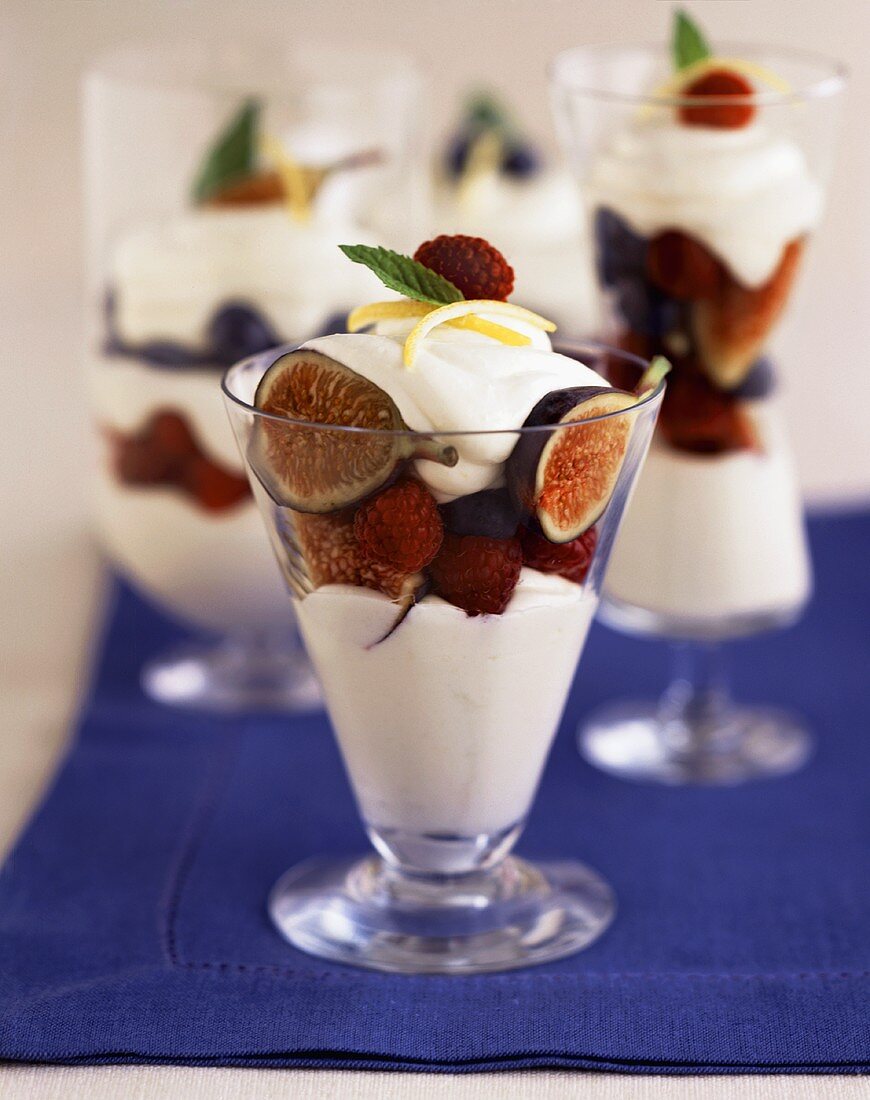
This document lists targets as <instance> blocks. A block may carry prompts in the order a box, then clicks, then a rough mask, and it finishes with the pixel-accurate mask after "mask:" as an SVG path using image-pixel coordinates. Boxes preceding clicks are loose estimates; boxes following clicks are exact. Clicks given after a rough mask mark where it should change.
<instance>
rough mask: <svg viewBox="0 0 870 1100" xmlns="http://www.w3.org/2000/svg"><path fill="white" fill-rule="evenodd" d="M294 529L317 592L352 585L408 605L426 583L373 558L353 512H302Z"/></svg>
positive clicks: (411, 574) (420, 576)
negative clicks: (324, 587) (357, 530)
mask: <svg viewBox="0 0 870 1100" xmlns="http://www.w3.org/2000/svg"><path fill="white" fill-rule="evenodd" d="M293 526H294V530H295V532H296V537H297V538H298V540H299V544H300V549H301V550H302V553H303V555H304V557H305V561H306V565H307V569H308V573H309V575H310V578H311V583H312V585H313V587H314V588H319V587H320V586H321V585H324V584H350V585H355V586H357V587H360V588H371V589H373V590H374V591H375V592H382V593H383V594H384V595H385V596H389V597H390V598H391V599H393V600H397V601H404V600H407V599H412V598H413V596H414V594H415V593H416V592H417V590H418V589H419V588H420V586H421V585H422V583H423V579H424V578H423V576H422V575H421V574H420V573H407V572H405V571H404V570H402V569H397V568H396V567H395V566H392V565H385V564H384V563H383V562H378V561H374V560H373V559H371V558H369V557H368V556H367V555H366V553H365V551H364V550H363V548H362V546H361V545H360V543H359V540H358V539H357V537H356V533H355V531H354V516H353V512H352V511H350V510H344V511H340V512H332V513H330V514H328V515H308V514H305V513H302V512H300V513H298V514H297V515H296V516H295V518H294V522H293Z"/></svg>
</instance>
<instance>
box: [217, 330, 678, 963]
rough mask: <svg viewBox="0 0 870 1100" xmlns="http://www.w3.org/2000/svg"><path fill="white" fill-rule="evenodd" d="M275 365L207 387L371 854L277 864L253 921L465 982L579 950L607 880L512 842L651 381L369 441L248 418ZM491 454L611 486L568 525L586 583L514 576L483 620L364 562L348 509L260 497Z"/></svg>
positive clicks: (305, 940)
mask: <svg viewBox="0 0 870 1100" xmlns="http://www.w3.org/2000/svg"><path fill="white" fill-rule="evenodd" d="M284 350H287V349H284ZM561 350H564V351H569V353H570V354H571V355H573V356H575V357H576V358H578V359H581V360H582V361H583V362H585V363H586V364H587V365H590V366H592V367H594V368H595V369H596V370H598V371H599V372H600V373H605V374H606V373H607V372H608V370H610V369H612V368H614V367H616V366H619V368H620V372H621V375H622V377H623V378H625V377H626V376H628V375H632V376H633V381H634V382H635V383H636V382H637V381H638V380H639V378H640V377H641V375H642V373H643V370H644V368H645V366H646V364H645V363H644V362H643V361H642V360H640V359H639V358H637V357H635V356H632V355H630V354H627V353H624V352H622V353H620V352H615V351H614V352H610V351H607V352H604V351H603V350H602V348H601V347H600V346H593V345H574V346H573V347H572V348H571V349H561ZM277 354H280V353H275V352H270V353H268V354H266V355H261V356H257V357H254V358H251V359H248V360H246V361H244V362H242V363H240V364H238V365H236V366H235V367H233V368H231V369H230V371H229V372H228V373H227V374H226V376H225V378H224V384H223V391H224V395H225V398H226V404H227V408H228V410H229V414H230V418H231V420H232V424H233V428H234V430H235V433H236V438H237V441H238V444H239V448H240V451H241V453H242V455H243V456H244V459H245V462H246V465H247V468H248V473H249V476H250V479H251V484H252V487H253V491H254V494H255V496H256V499H257V502H258V504H259V505H260V509H261V512H262V515H263V519H264V520H265V524H266V528H267V530H268V534H269V538H270V540H271V544H272V548H273V550H274V551H275V554H276V556H277V559H278V563H279V566H280V569H281V572H282V574H283V576H284V580H285V582H286V584H287V587H288V589H289V592H290V596H291V597H292V600H293V603H294V605H295V608H296V614H297V617H298V620H299V623H300V628H301V631H302V634H303V637H304V639H305V642H306V644H307V647H308V650H309V652H310V654H311V658H312V660H313V662H314V665H315V668H316V669H317V672H318V674H319V676H320V678H321V681H322V683H323V688H324V694H325V697H326V706H327V711H328V713H329V716H330V718H331V721H332V725H333V727H334V730H335V734H336V736H337V738H338V743H339V746H340V749H341V753H342V756H343V759H344V763H345V767H346V769H347V773H348V777H349V780H350V784H351V787H352V789H353V792H354V795H355V797H356V801H357V804H358V807H359V811H360V814H361V816H362V819H363V822H364V823H365V827H366V831H367V833H368V836H369V839H370V840H371V842H372V845H373V846H374V848H375V850H376V853H377V854H376V855H371V856H368V857H367V858H363V859H362V860H359V859H357V860H353V859H351V860H346V859H343V860H338V859H332V858H316V859H312V860H311V861H308V862H306V863H304V864H301V865H300V866H298V867H294V868H293V869H291V870H290V871H288V872H287V873H286V874H285V875H284V876H283V877H282V878H281V879H280V881H279V882H278V883H277V885H276V886H275V888H274V889H273V891H272V893H271V896H270V898H269V912H270V914H271V917H272V920H273V921H274V923H275V924H276V926H277V928H278V930H279V931H280V932H281V934H282V935H283V936H284V937H285V938H286V939H287V940H289V941H290V943H292V944H293V945H294V946H296V947H297V948H299V949H301V950H303V951H306V952H309V953H310V954H314V955H319V956H323V957H325V958H329V959H334V960H338V961H341V962H346V963H352V964H356V965H359V966H365V967H371V968H375V969H379V970H389V971H403V972H436V973H477V972H483V971H488V970H501V969H507V968H512V967H518V966H525V965H529V964H532V963H539V962H545V961H547V960H549V959H553V958H557V957H560V956H562V955H566V954H570V953H572V952H574V951H577V950H579V949H580V948H582V947H584V946H585V945H587V944H588V943H590V942H591V941H592V940H593V939H595V938H596V937H597V936H598V935H599V934H600V933H601V932H602V931H603V929H604V928H605V927H606V926H607V924H608V923H609V921H610V920H611V918H612V916H613V911H614V903H613V898H612V895H611V892H610V889H609V888H608V886H607V885H606V884H605V883H604V882H603V881H602V880H601V879H600V878H599V876H598V875H597V874H595V873H594V872H593V871H591V870H590V869H589V868H587V867H585V866H584V865H582V864H579V863H575V862H573V861H559V862H555V863H550V864H543V865H540V866H534V865H532V864H530V863H528V862H526V861H525V860H522V859H519V858H517V857H515V856H512V855H510V852H511V849H512V848H513V846H514V844H515V842H516V840H517V838H518V837H519V835H520V833H521V832H522V829H523V825H524V823H525V820H526V817H527V814H528V812H529V808H530V804H531V802H532V799H533V797H534V794H535V790H536V788H537V786H538V781H539V778H540V775H541V772H542V769H543V767H544V763H545V760H546V757H547V754H548V752H549V748H550V745H551V742H552V740H553V737H554V735H555V732H556V729H557V726H558V724H559V720H560V716H561V713H562V709H563V707H564V704H565V700H566V697H567V694H568V690H569V688H570V686H571V682H572V679H573V675H574V669H575V665H576V662H577V659H578V657H579V655H580V651H581V650H582V647H583V644H584V642H585V638H586V633H587V631H588V628H589V624H590V622H591V619H592V617H593V614H594V611H595V608H596V606H597V603H598V593H599V591H600V587H601V581H602V577H603V574H604V570H605V567H606V564H607V559H608V556H609V553H610V547H611V544H612V541H613V537H614V535H615V533H616V528H617V526H618V524H619V521H620V517H621V515H622V512H623V508H624V507H625V503H626V501H627V499H628V496H629V493H630V492H631V489H632V486H633V483H634V481H635V478H636V476H637V472H638V470H639V468H640V465H641V463H642V461H643V458H644V455H645V453H646V449H647V446H648V443H649V439H650V438H651V435H652V430H653V425H654V422H655V418H656V415H657V411H658V408H659V405H660V403H661V397H662V392H663V389H664V386H663V384H662V383H660V384H659V385H658V386H657V387H656V388H655V389H654V390H651V391H650V392H649V393H647V394H646V395H642V396H641V397H640V398H639V399H638V401H637V402H636V403H634V404H631V405H630V406H628V407H624V408H622V409H621V411H619V412H616V413H610V414H606V415H598V416H590V417H589V418H588V419H583V420H578V421H575V422H572V423H566V424H559V425H556V426H549V425H548V426H545V427H544V428H543V429H541V428H523V429H520V430H518V431H514V432H478V433H475V432H468V433H464V432H463V433H459V432H456V433H440V434H438V433H436V434H429V435H427V434H420V433H415V432H411V431H407V430H403V431H371V430H365V429H360V428H353V427H336V426H330V425H326V424H314V423H306V422H300V421H293V420H289V419H286V418H281V417H278V416H274V415H268V414H265V413H263V412H261V411H260V410H258V409H257V408H256V407H255V405H254V394H255V391H256V388H257V385H258V383H259V382H260V380H261V378H262V377H263V375H264V374H265V372H266V371H267V370H268V369H269V368H270V367H271V366H272V364H273V363H274V362H275V361H276V358H277ZM469 418H470V420H471V421H473V419H474V413H473V410H470V411H469ZM493 448H495V449H496V450H498V452H499V453H500V454H502V455H503V460H504V461H505V462H506V463H507V466H506V467H505V468H506V469H508V467H510V465H511V463H515V464H520V466H519V467H517V466H514V468H515V469H516V468H522V464H523V463H526V462H532V463H534V464H535V468H537V462H538V459H539V458H540V456H541V455H544V454H546V455H548V456H550V457H548V458H547V461H548V462H550V461H551V460H552V456H553V455H554V454H564V455H568V454H570V455H573V456H574V457H575V458H576V459H577V460H578V461H577V462H576V464H575V465H572V464H571V463H570V462H568V463H567V464H566V465H565V469H566V470H567V471H569V473H566V474H565V476H566V478H570V481H566V483H565V486H564V488H565V491H566V492H571V493H573V492H574V491H575V490H576V492H577V493H579V494H582V493H584V492H586V491H588V488H589V487H594V486H596V485H599V484H600V482H601V481H602V480H603V481H604V482H605V484H609V483H608V482H607V481H606V478H605V470H608V471H610V473H609V474H608V475H607V476H612V477H613V479H614V480H613V482H612V493H611V495H610V496H609V501H608V502H607V503H606V504H605V505H604V511H603V513H601V514H599V515H597V519H595V517H594V516H593V517H592V518H593V519H595V523H594V526H593V527H590V528H589V529H588V530H589V532H590V533H589V535H588V536H587V544H588V547H589V554H590V555H591V558H590V560H589V561H588V562H587V564H586V572H585V576H584V577H579V576H578V577H577V579H576V580H568V579H565V578H564V577H561V576H555V575H546V574H544V573H542V572H538V571H536V570H535V571H533V570H530V569H524V570H523V573H522V574H521V575H520V580H519V583H518V585H517V588H516V590H515V591H514V594H513V596H512V598H511V602H510V603H509V604H508V605H507V607H506V609H505V610H504V611H503V613H502V614H494V613H493V614H479V615H473V614H466V612H465V611H464V610H462V609H461V608H460V607H458V606H454V605H453V604H451V603H449V602H447V601H446V600H445V599H442V598H440V597H437V596H435V595H433V594H431V592H430V585H431V584H432V578H433V577H434V578H435V583H436V584H440V583H442V582H440V581H439V580H438V577H437V573H436V572H434V563H433V573H432V575H431V576H424V575H416V576H410V577H409V576H404V575H401V574H397V573H396V572H395V571H391V570H383V569H382V570H381V571H380V572H377V571H373V567H371V566H366V564H365V561H364V560H363V559H361V558H360V556H359V550H358V547H357V548H356V549H355V546H356V544H355V540H354V535H353V532H354V523H355V519H354V517H355V511H354V507H355V506H351V507H339V508H338V509H337V510H334V511H327V512H322V511H321V512H317V513H307V512H301V511H297V510H294V509H292V508H289V507H286V506H282V505H279V504H278V503H276V500H275V497H276V494H275V492H274V491H270V488H269V487H270V486H273V485H274V484H275V480H274V479H276V478H280V479H282V484H286V482H287V480H288V479H289V481H290V482H291V483H292V484H294V485H304V486H305V487H306V489H307V491H308V493H309V497H310V495H311V489H312V487H313V486H335V485H346V484H347V483H348V482H352V479H354V478H358V477H363V476H367V475H368V473H370V472H371V471H372V470H373V469H379V468H382V467H383V465H384V464H385V463H393V462H398V463H399V464H402V463H404V464H405V465H406V466H407V465H408V463H413V462H416V464H417V467H416V468H417V469H418V470H419V469H420V468H422V467H425V466H426V465H427V464H429V463H432V462H434V461H440V462H442V463H443V464H446V465H450V464H452V463H453V462H455V461H456V458H457V454H459V455H463V456H471V455H474V454H475V453H480V450H481V449H483V450H484V451H485V452H486V453H490V454H491V453H492V451H493ZM547 448H550V450H547ZM556 448H565V450H564V451H561V452H559V451H557V450H556ZM414 456H423V457H417V458H416V459H415V457H414ZM536 456H537V457H536ZM560 468H561V466H560ZM318 499H321V498H320V497H318ZM324 499H325V498H324ZM331 506H332V507H334V504H333V505H331ZM522 522H523V523H526V522H531V521H530V520H525V519H524V520H523V521H522ZM522 530H525V528H522V527H520V528H518V529H517V536H518V535H519V533H520V531H522ZM510 541H511V543H512V545H515V546H518V545H519V544H518V542H517V539H516V537H514V538H513V539H511V540H510ZM516 553H517V554H519V550H516ZM517 568H519V566H517ZM439 590H442V589H439ZM427 593H429V594H427ZM390 597H392V598H390Z"/></svg>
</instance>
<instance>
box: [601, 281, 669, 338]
mask: <svg viewBox="0 0 870 1100" xmlns="http://www.w3.org/2000/svg"><path fill="white" fill-rule="evenodd" d="M614 291H615V293H614V305H615V307H616V311H617V313H618V314H619V316H620V318H621V319H622V321H623V322H624V324H625V326H626V327H627V328H629V329H631V331H632V332H637V333H640V334H642V335H644V336H656V337H661V336H664V335H665V334H666V333H668V332H670V331H672V330H673V329H674V328H677V327H679V325H680V305H679V303H678V302H675V301H674V300H673V299H672V298H668V297H666V296H665V295H664V294H662V292H661V291H660V290H657V289H656V288H655V287H654V286H650V284H649V283H648V282H646V281H645V280H644V279H639V278H619V279H617V281H616V285H615V287H614Z"/></svg>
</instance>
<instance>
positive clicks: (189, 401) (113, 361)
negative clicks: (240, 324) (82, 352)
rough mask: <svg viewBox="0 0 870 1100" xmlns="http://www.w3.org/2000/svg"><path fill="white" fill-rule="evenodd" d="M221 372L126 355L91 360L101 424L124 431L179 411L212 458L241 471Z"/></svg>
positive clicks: (93, 394)
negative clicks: (153, 362)
mask: <svg viewBox="0 0 870 1100" xmlns="http://www.w3.org/2000/svg"><path fill="white" fill-rule="evenodd" d="M220 379H221V371H220V369H219V368H218V369H215V370H187V369H185V370H172V369H169V368H166V369H164V368H159V367H153V366H149V365H147V364H145V363H142V362H140V361H137V360H136V359H132V358H129V357H127V356H101V357H97V358H96V359H94V360H93V361H92V362H91V364H90V369H89V374H88V382H89V389H90V397H91V408H92V409H93V411H94V416H95V419H96V420H97V422H98V424H100V425H102V426H104V427H110V428H114V429H115V430H116V431H119V432H123V433H124V434H125V435H129V434H133V433H135V432H137V431H139V430H140V429H141V428H142V427H143V426H144V425H145V423H146V421H148V420H149V419H150V418H151V417H152V416H153V415H154V413H157V412H165V411H170V410H171V411H176V412H180V413H181V414H182V415H183V416H184V417H185V419H186V420H187V421H188V423H189V424H190V426H191V428H192V429H193V432H194V435H195V436H196V438H197V440H198V442H199V443H200V445H201V446H202V449H203V451H204V452H205V453H206V454H207V455H208V456H209V458H211V459H212V460H213V461H215V462H218V463H220V464H221V465H223V466H228V467H229V468H230V469H232V470H235V471H236V472H238V473H242V461H241V459H240V457H239V449H238V447H237V446H236V441H235V438H234V437H233V432H232V428H231V427H230V423H229V420H228V418H227V411H226V409H225V408H224V403H223V397H222V394H221V383H220Z"/></svg>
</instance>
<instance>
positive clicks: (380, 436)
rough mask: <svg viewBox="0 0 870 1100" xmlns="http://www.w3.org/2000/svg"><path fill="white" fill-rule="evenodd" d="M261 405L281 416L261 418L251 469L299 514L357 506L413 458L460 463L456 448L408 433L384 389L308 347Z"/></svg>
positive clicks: (279, 369)
mask: <svg viewBox="0 0 870 1100" xmlns="http://www.w3.org/2000/svg"><path fill="white" fill-rule="evenodd" d="M254 404H255V406H256V407H257V408H258V409H260V410H261V411H262V412H264V413H268V414H270V415H271V416H272V417H274V419H268V418H265V417H258V418H257V421H256V424H255V425H254V431H253V433H252V435H251V440H250V443H249V445H248V458H249V461H250V464H251V468H252V469H253V470H254V472H255V473H256V475H257V477H258V478H259V480H260V482H261V483H262V485H263V487H264V488H265V489H266V491H267V492H268V493H269V495H270V496H271V497H272V499H273V500H274V501H275V502H276V503H277V504H280V505H283V506H285V507H289V508H294V509H296V511H298V512H309V513H324V512H335V511H338V510H339V509H342V508H346V507H348V506H349V505H352V504H356V503H358V502H359V501H361V500H363V499H365V498H366V497H368V496H370V495H371V494H372V493H376V492H377V491H378V490H379V489H381V488H383V487H384V486H385V485H387V484H388V483H389V482H391V481H392V480H393V479H394V478H395V477H397V476H398V474H399V473H400V472H401V470H402V469H403V468H404V466H405V465H406V464H407V463H408V462H409V461H411V460H412V459H416V458H426V459H430V460H431V461H434V462H439V463H441V464H442V465H444V466H455V465H456V462H457V461H458V456H457V453H456V449H455V448H454V447H452V446H449V445H446V444H444V443H439V442H438V441H437V440H436V439H428V438H426V437H424V436H414V435H412V434H410V433H408V434H402V433H404V432H407V427H406V425H405V423H404V422H403V420H402V417H401V415H400V414H399V410H398V408H397V407H396V405H395V402H394V401H393V400H392V398H391V397H390V396H389V394H387V393H386V392H385V391H384V390H382V389H381V388H380V387H379V386H376V385H375V384H374V383H373V382H370V381H369V380H368V379H366V378H363V376H362V375H360V374H357V373H356V372H355V371H352V370H351V369H350V368H349V367H346V366H344V364H342V363H339V362H338V361H337V360H335V359H331V358H330V357H329V356H327V355H324V354H322V353H321V352H318V351H313V350H311V349H308V348H299V349H298V350H296V351H290V352H286V353H285V354H284V355H281V356H280V357H279V358H278V359H276V361H275V362H274V363H273V364H272V366H271V367H269V369H268V370H267V371H266V373H265V374H264V375H263V377H262V379H261V380H260V384H259V385H258V387H257V392H256V394H255V397H254ZM312 424H314V425H323V427H318V428H315V427H312V426H311V425H312ZM331 427H334V428H335V429H336V430H335V431H331V430H330V428H331ZM347 428H358V429H361V430H360V431H358V432H350V431H347V430H344V429H347Z"/></svg>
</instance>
